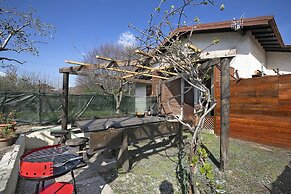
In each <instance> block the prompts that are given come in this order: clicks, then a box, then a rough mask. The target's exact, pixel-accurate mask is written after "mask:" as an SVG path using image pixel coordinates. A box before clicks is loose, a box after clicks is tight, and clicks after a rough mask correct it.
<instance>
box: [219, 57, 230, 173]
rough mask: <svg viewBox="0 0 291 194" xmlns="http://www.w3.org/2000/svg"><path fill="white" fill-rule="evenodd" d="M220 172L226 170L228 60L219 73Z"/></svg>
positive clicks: (224, 62)
mask: <svg viewBox="0 0 291 194" xmlns="http://www.w3.org/2000/svg"><path fill="white" fill-rule="evenodd" d="M220 75H221V78H220V128H221V129H220V170H221V171H223V172H224V171H227V170H228V159H229V158H228V145H229V112H230V111H229V110H230V75H229V59H224V60H223V61H222V63H221V71H220Z"/></svg>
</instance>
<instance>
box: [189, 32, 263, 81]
mask: <svg viewBox="0 0 291 194" xmlns="http://www.w3.org/2000/svg"><path fill="white" fill-rule="evenodd" d="M215 38H218V39H219V43H218V44H216V45H213V46H211V47H208V46H209V45H211V44H212V41H213V39H215ZM191 40H192V44H194V45H195V46H197V47H198V48H200V49H205V48H207V47H208V48H207V49H206V50H205V51H217V50H228V49H236V56H235V57H234V58H233V59H232V61H231V62H230V65H231V67H233V68H234V69H235V70H238V74H239V76H240V77H241V78H250V77H252V75H253V74H254V72H255V71H256V70H260V71H261V70H264V69H265V68H264V66H265V65H266V55H265V51H264V49H263V48H262V47H261V45H260V44H259V43H258V42H257V40H256V39H255V38H254V37H253V36H252V35H251V33H246V34H245V35H241V34H239V33H238V32H235V31H233V32H224V33H207V34H193V35H192V39H191Z"/></svg>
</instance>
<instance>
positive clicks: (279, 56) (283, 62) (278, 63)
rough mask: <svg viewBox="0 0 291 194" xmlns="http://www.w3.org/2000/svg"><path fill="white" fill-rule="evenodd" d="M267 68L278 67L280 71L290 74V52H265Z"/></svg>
mask: <svg viewBox="0 0 291 194" xmlns="http://www.w3.org/2000/svg"><path fill="white" fill-rule="evenodd" d="M266 59H267V65H266V67H267V69H268V70H270V71H272V72H273V70H272V69H277V68H279V71H280V73H282V74H290V72H291V53H287V52H266Z"/></svg>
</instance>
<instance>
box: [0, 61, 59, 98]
mask: <svg viewBox="0 0 291 194" xmlns="http://www.w3.org/2000/svg"><path fill="white" fill-rule="evenodd" d="M52 89H54V87H53V86H51V84H50V81H49V79H48V76H45V75H40V74H36V73H30V74H26V75H20V74H19V72H18V68H17V67H15V66H11V67H8V68H7V69H6V72H5V74H3V75H2V76H0V91H2V92H15V91H17V92H45V93H49V92H51V91H52Z"/></svg>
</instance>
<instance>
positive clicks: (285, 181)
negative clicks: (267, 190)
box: [271, 161, 291, 194]
mask: <svg viewBox="0 0 291 194" xmlns="http://www.w3.org/2000/svg"><path fill="white" fill-rule="evenodd" d="M271 193H274V194H275V193H291V161H290V162H289V165H286V166H285V169H284V171H283V172H282V173H281V175H280V176H278V178H277V180H276V181H275V182H273V183H272V189H271Z"/></svg>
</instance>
